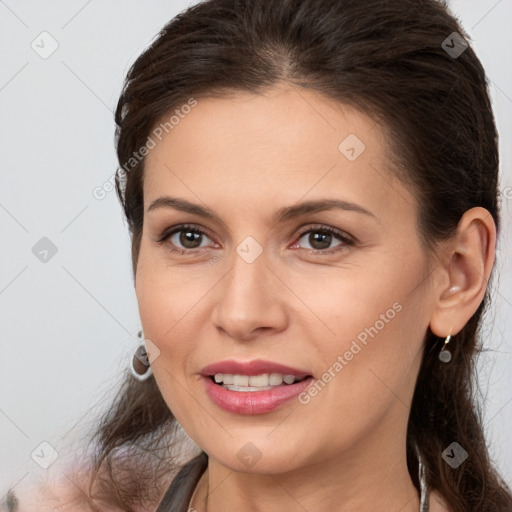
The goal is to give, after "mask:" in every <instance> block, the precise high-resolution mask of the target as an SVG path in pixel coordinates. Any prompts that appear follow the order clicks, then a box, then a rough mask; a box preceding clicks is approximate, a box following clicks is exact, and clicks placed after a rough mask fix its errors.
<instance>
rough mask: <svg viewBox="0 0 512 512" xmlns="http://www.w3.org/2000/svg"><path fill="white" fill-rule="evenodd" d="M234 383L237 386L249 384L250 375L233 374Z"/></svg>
mask: <svg viewBox="0 0 512 512" xmlns="http://www.w3.org/2000/svg"><path fill="white" fill-rule="evenodd" d="M233 384H234V385H235V386H248V385H249V376H248V375H233Z"/></svg>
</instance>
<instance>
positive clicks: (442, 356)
mask: <svg viewBox="0 0 512 512" xmlns="http://www.w3.org/2000/svg"><path fill="white" fill-rule="evenodd" d="M451 337H452V335H451V334H448V336H446V339H445V340H444V345H443V348H442V349H441V352H439V360H440V361H442V362H443V363H449V362H450V361H451V360H452V353H451V352H450V351H449V350H447V349H446V345H448V343H449V342H450V339H451Z"/></svg>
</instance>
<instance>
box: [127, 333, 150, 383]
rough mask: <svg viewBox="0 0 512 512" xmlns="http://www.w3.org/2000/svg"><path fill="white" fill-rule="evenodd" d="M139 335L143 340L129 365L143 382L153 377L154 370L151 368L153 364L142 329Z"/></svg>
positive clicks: (136, 376) (135, 375)
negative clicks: (151, 363) (150, 360)
mask: <svg viewBox="0 0 512 512" xmlns="http://www.w3.org/2000/svg"><path fill="white" fill-rule="evenodd" d="M137 336H138V337H139V338H141V339H142V340H143V341H142V342H141V344H140V345H139V346H138V347H137V348H136V349H135V352H134V353H133V355H132V357H131V359H130V363H129V365H128V366H129V367H130V370H131V372H132V375H133V376H134V377H135V378H136V379H137V380H138V381H139V382H142V381H145V380H146V379H148V378H149V377H151V375H152V374H153V371H152V370H151V366H150V364H149V357H148V353H147V351H146V345H145V343H144V339H143V336H142V331H139V332H138V334H137Z"/></svg>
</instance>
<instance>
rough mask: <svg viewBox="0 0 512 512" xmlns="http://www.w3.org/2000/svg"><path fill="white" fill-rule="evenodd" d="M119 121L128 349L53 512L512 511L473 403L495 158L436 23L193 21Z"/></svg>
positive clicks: (478, 84) (420, 10) (488, 132)
mask: <svg viewBox="0 0 512 512" xmlns="http://www.w3.org/2000/svg"><path fill="white" fill-rule="evenodd" d="M116 123H117V127H118V128H117V153H118V158H119V163H120V171H119V173H118V176H117V181H116V184H117V191H118V194H119V197H120V200H121V202H122V205H123V207H124V212H125V214H126V218H127V220H128V224H129V228H130V233H131V236H132V261H133V271H134V276H135V290H136V295H137V300H138V304H139V311H140V316H141V324H142V330H143V334H142V333H141V338H143V343H142V344H141V347H140V348H139V350H138V351H137V353H136V354H135V357H134V359H133V361H132V373H127V380H126V382H125V384H124V387H123V389H122V390H121V392H120V394H119V395H118V398H117V399H116V401H115V403H114V404H113V406H112V407H111V408H110V409H109V411H108V412H107V414H106V415H105V417H104V418H103V420H102V422H101V425H100V426H99V427H98V430H97V432H96V433H95V435H94V436H93V437H92V440H94V441H95V446H96V451H95V452H94V455H93V462H92V464H91V466H90V467H87V468H86V469H84V470H83V471H81V472H80V471H77V474H76V477H77V478H76V481H75V484H76V485H77V486H78V487H81V489H82V490H81V491H80V492H76V493H74V494H75V495H73V491H72V488H71V487H70V486H68V488H67V489H66V491H62V494H63V495H64V494H66V492H68V495H66V496H65V498H62V500H61V503H64V502H67V503H68V504H70V503H74V504H75V505H76V507H77V508H76V510H78V509H79V508H78V507H83V510H148V511H149V510H157V511H158V512H164V511H186V510H197V511H200V512H205V511H208V512H216V511H219V510H265V511H277V510H292V511H295V510H297V511H299V510H307V511H309V512H315V511H324V510H354V511H355V510H357V511H366V510H372V511H373V510H379V511H398V510H400V511H402V512H416V511H418V510H420V511H427V510H428V511H430V512H440V511H450V512H463V511H464V512H477V511H478V512H482V511H489V512H491V511H492V512H497V511H500V512H501V511H510V510H512V497H511V494H510V490H509V489H508V488H507V486H506V484H505V483H504V482H503V480H502V479H501V478H500V477H499V475H498V474H497V473H496V471H495V469H494V467H493V465H492V463H491V461H490V460H489V456H488V453H487V449H486V443H485V439H484V433H483V428H482V424H481V421H480V419H479V415H478V410H477V408H476V404H475V403H474V402H473V393H472V385H471V382H472V381H471V378H472V375H473V364H474V357H475V354H476V352H477V350H478V346H479V341H478V339H477V331H478V328H479V326H480V323H481V318H482V313H483V311H484V308H485V306H486V304H487V301H488V281H489V279H490V277H491V274H492V268H493V264H494V259H495V245H496V236H497V232H498V230H499V220H500V219H499V212H498V203H497V195H498V190H497V184H498V181H497V172H498V153H497V135H496V130H495V125H494V120H493V114H492V110H491V106H490V102H489V97H488V92H487V89H486V79H485V74H484V70H483V69H482V66H481V64H480V62H479V60H478V59H477V57H476V56H475V54H474V52H473V50H472V49H471V47H470V46H468V44H467V41H466V36H465V35H464V32H463V30H462V28H461V27H460V26H459V24H458V23H457V22H456V20H455V19H454V18H453V17H452V16H451V15H450V14H449V13H448V12H447V10H446V8H445V7H444V6H443V5H442V4H440V3H438V2H435V1H433V0H414V1H413V0H395V1H393V2H388V1H384V0H371V1H369V2H357V1H351V0H242V1H236V0H209V1H205V2H202V3H200V4H197V5H195V6H193V7H191V8H190V9H188V10H186V11H184V12H183V13H181V14H180V15H178V16H177V17H176V18H174V19H173V20H172V21H171V22H170V23H169V24H168V25H167V26H166V27H164V29H163V30H162V31H161V33H160V34H159V36H158V38H157V39H156V40H155V41H154V42H153V43H152V44H151V46H150V47H149V48H148V49H147V50H146V51H145V52H144V53H143V54H142V55H141V56H140V57H139V58H138V60H137V61H136V62H135V64H134V65H133V66H132V68H131V69H130V71H129V73H128V77H127V79H126V83H125V87H124V90H123V92H122V95H121V98H120V100H119V104H118V107H117V112H116ZM133 376H136V379H134V378H133ZM178 425H179V426H181V427H183V430H184V431H185V432H186V433H187V434H188V436H189V437H190V438H191V439H192V440H193V441H194V442H195V443H196V444H197V446H198V447H199V448H200V452H199V454H198V455H196V456H194V457H192V458H191V459H190V460H189V461H187V462H186V464H182V465H180V458H179V457H180V456H182V455H180V450H179V447H180V445H179V440H180V436H179V427H178ZM86 495H87V496H86ZM9 500H10V502H11V509H12V510H14V509H15V505H14V503H16V500H18V508H19V509H20V510H22V507H21V506H20V505H19V504H20V502H22V501H23V500H22V499H21V498H19V497H18V498H17V497H16V496H15V495H14V493H11V495H10V498H9ZM43 501H44V499H43V498H41V499H40V502H39V503H43ZM79 502H80V503H81V504H80V503H79ZM68 506H69V505H68ZM94 507H96V508H94ZM64 509H65V510H70V508H63V510H64ZM80 510H81V509H80Z"/></svg>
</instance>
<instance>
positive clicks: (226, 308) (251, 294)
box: [212, 252, 288, 341]
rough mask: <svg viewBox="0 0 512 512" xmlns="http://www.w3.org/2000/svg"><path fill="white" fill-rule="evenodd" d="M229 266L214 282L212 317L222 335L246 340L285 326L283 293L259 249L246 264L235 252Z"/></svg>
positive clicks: (280, 283) (285, 311)
mask: <svg viewBox="0 0 512 512" xmlns="http://www.w3.org/2000/svg"><path fill="white" fill-rule="evenodd" d="M233 260H234V262H233V266H232V268H231V270H230V271H229V272H228V273H227V275H226V277H225V278H224V279H222V280H221V282H220V283H219V284H218V285H217V287H216V288H217V295H216V297H215V298H216V302H215V307H214V309H213V314H212V320H213V323H214V325H215V326H216V328H217V329H218V330H219V331H220V332H221V333H222V335H224V336H229V337H231V338H233V339H235V340H238V341H250V340H253V339H255V338H257V337H259V336H261V335H262V334H263V333H266V334H271V333H273V332H280V331H282V330H283V329H285V328H286V325H287V321H288V320H287V308H286V306H285V300H286V293H285V287H284V286H283V284H282V282H281V281H280V280H279V279H278V278H277V277H276V276H275V274H274V272H273V271H272V270H271V269H270V268H269V266H268V260H267V258H266V256H265V253H264V252H263V253H262V254H261V255H260V256H259V257H258V258H257V259H256V260H255V261H253V262H252V263H248V262H247V261H245V260H244V259H243V258H242V257H240V256H239V255H238V254H237V253H234V256H233Z"/></svg>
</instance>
